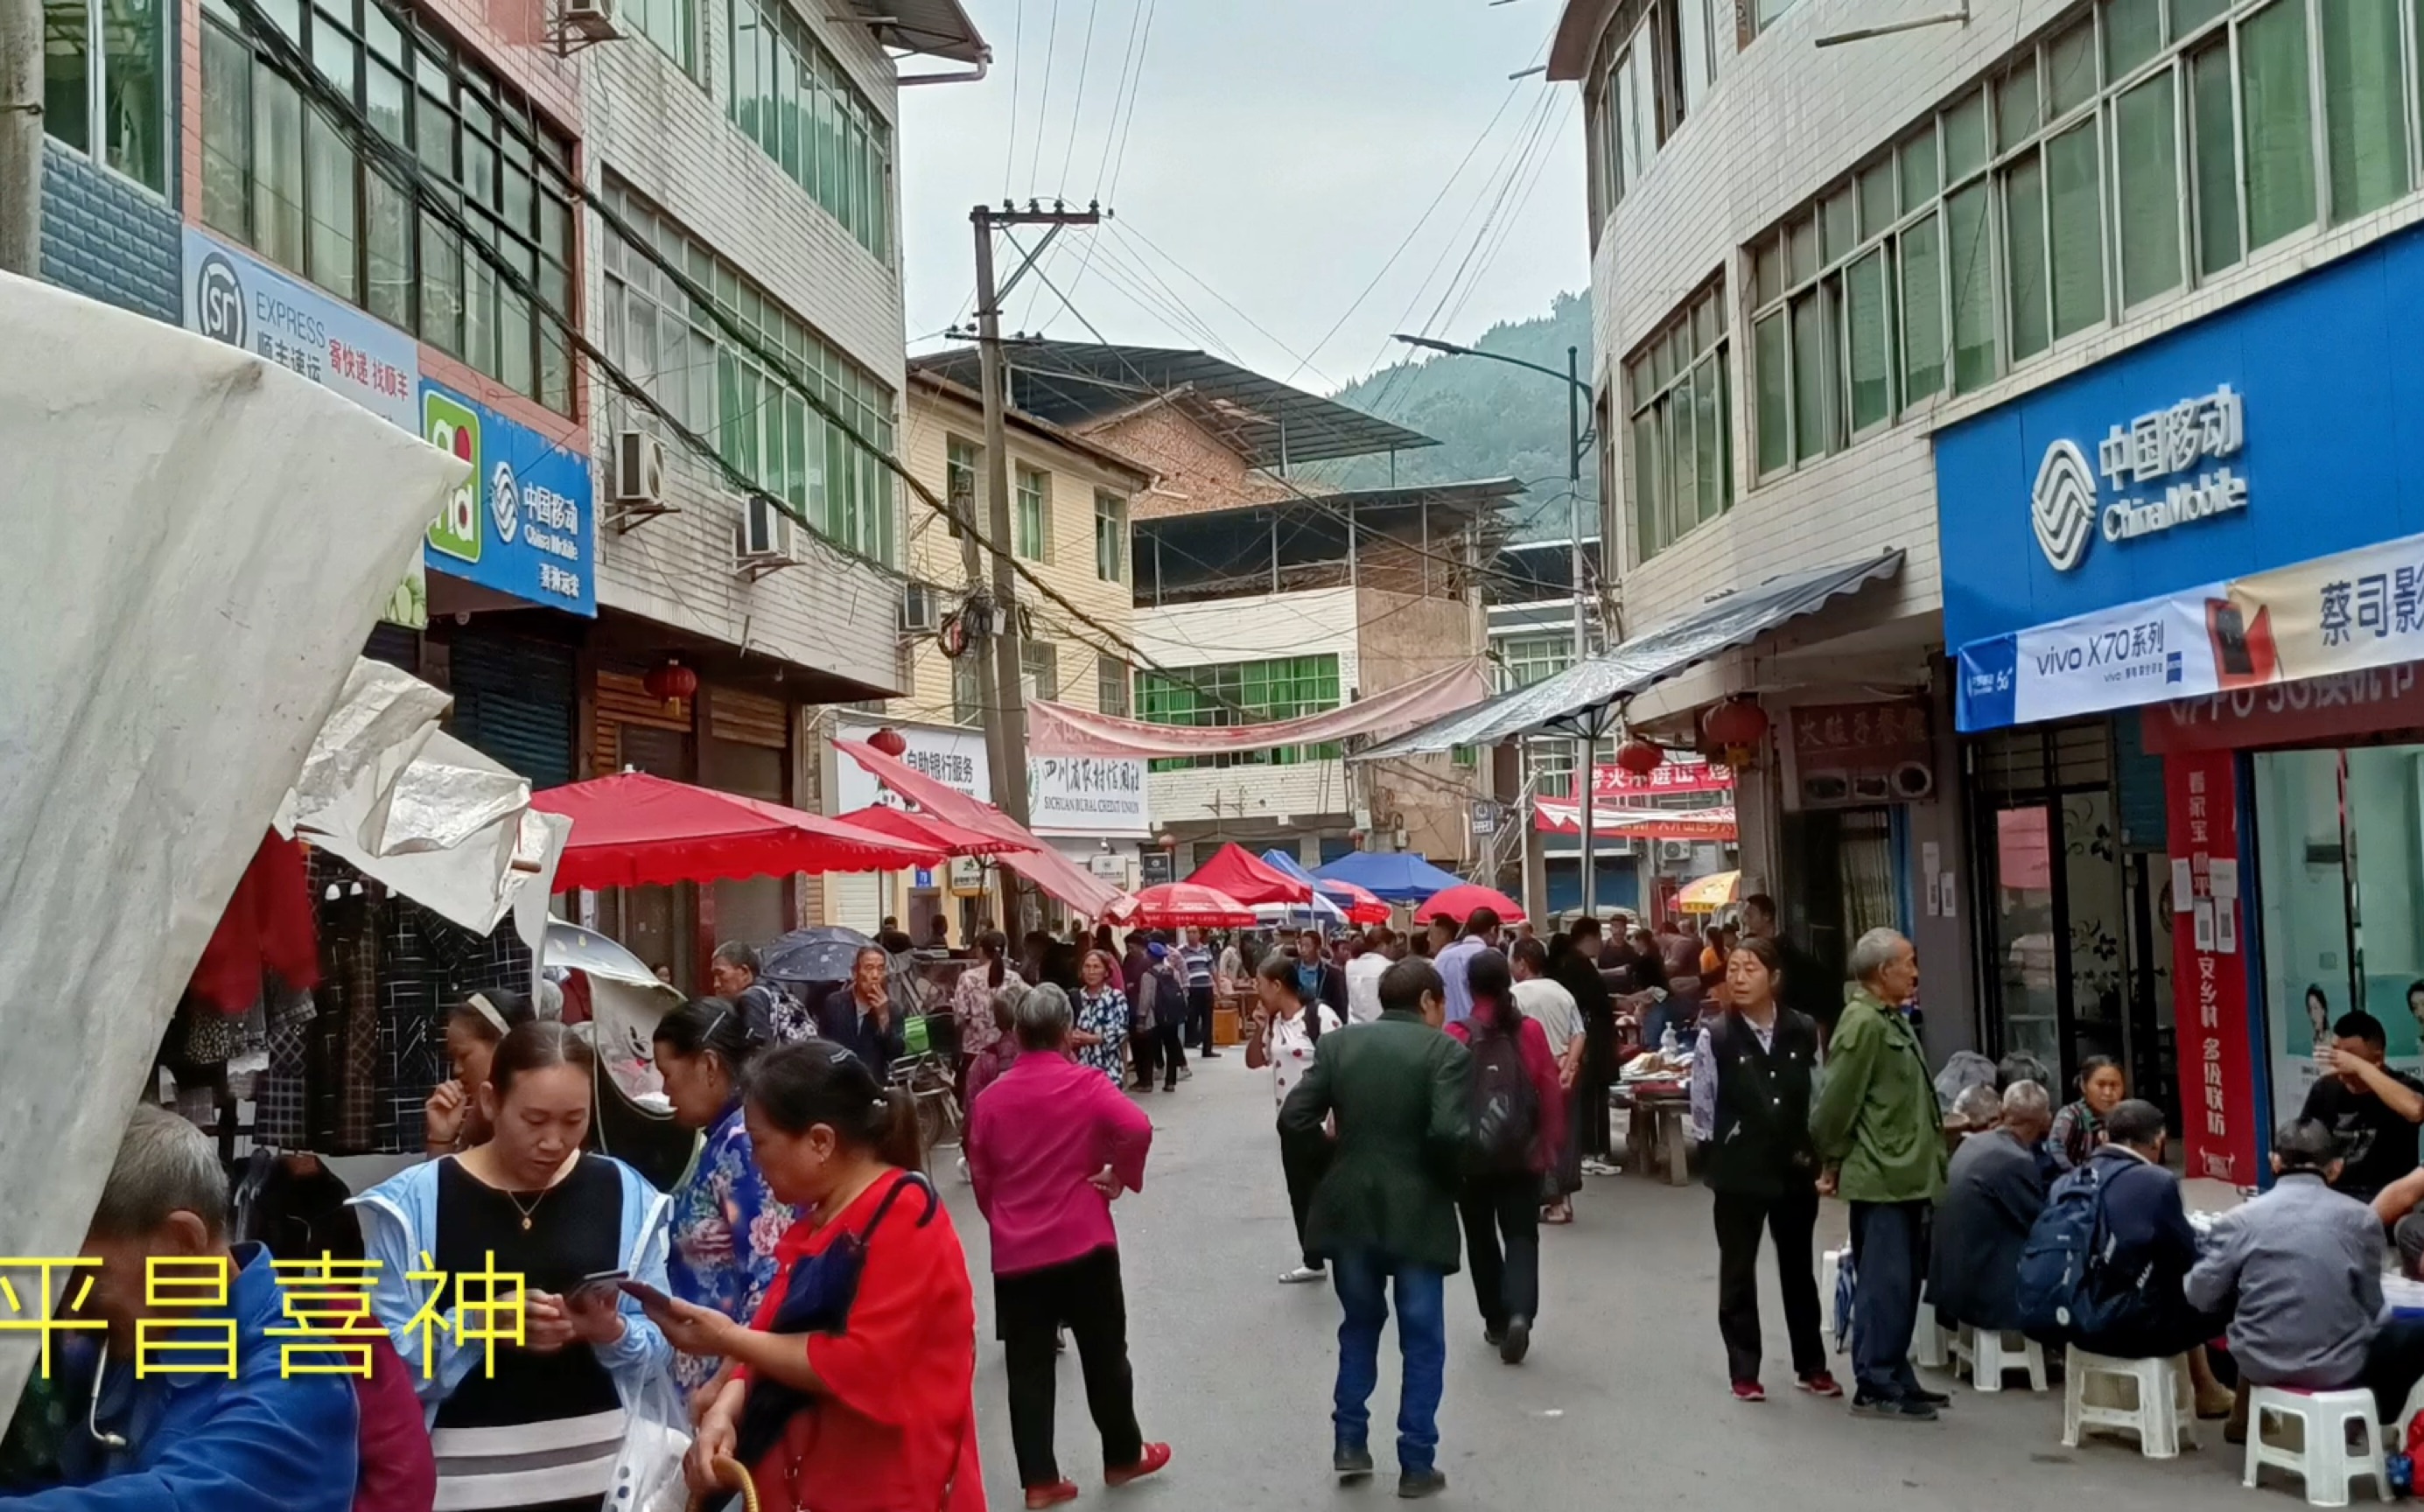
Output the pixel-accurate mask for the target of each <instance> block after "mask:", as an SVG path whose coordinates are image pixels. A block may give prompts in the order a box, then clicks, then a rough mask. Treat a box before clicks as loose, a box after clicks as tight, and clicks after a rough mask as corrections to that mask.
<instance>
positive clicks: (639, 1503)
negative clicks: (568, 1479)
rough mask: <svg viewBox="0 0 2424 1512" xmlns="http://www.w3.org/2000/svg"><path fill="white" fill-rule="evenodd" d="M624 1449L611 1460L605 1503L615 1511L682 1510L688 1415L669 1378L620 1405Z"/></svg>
mask: <svg viewBox="0 0 2424 1512" xmlns="http://www.w3.org/2000/svg"><path fill="white" fill-rule="evenodd" d="M624 1413H625V1416H626V1419H627V1421H626V1423H625V1425H624V1430H623V1449H622V1452H621V1453H620V1454H618V1455H616V1456H614V1479H613V1480H612V1481H610V1482H608V1483H607V1489H606V1500H605V1504H604V1505H605V1506H606V1507H608V1508H611V1509H613V1512H685V1509H686V1508H687V1507H688V1506H689V1505H690V1487H689V1486H688V1484H686V1483H685V1482H684V1481H683V1479H682V1456H685V1455H687V1454H689V1453H690V1413H689V1412H688V1411H687V1410H685V1409H684V1408H683V1406H682V1398H681V1389H680V1388H679V1387H678V1386H676V1385H675V1384H674V1381H673V1377H671V1376H662V1375H661V1376H658V1377H655V1378H654V1379H652V1380H651V1381H650V1382H649V1383H648V1389H647V1390H646V1391H645V1392H643V1393H640V1394H639V1395H638V1396H636V1397H634V1398H633V1399H631V1400H630V1401H629V1402H626V1403H625V1404H624Z"/></svg>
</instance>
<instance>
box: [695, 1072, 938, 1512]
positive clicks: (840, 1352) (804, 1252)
mask: <svg viewBox="0 0 2424 1512" xmlns="http://www.w3.org/2000/svg"><path fill="white" fill-rule="evenodd" d="M742 1106H743V1110H744V1116H745V1117H746V1118H747V1120H748V1123H749V1137H750V1140H751V1142H752V1143H753V1144H754V1145H755V1147H756V1149H757V1152H758V1169H759V1170H761V1171H763V1172H764V1174H765V1177H766V1182H767V1185H768V1186H770V1187H772V1188H773V1194H774V1197H775V1199H776V1200H777V1201H779V1202H788V1203H792V1204H795V1205H797V1206H798V1207H799V1208H800V1210H801V1211H802V1213H804V1214H805V1215H807V1216H805V1217H804V1218H801V1219H800V1221H798V1222H797V1223H794V1224H793V1225H791V1227H790V1229H789V1231H788V1232H787V1233H785V1234H784V1236H783V1239H782V1243H781V1245H780V1247H779V1249H777V1251H776V1254H777V1258H778V1260H779V1261H780V1263H781V1265H782V1272H781V1274H780V1276H779V1277H778V1278H777V1280H776V1281H775V1283H774V1287H773V1291H771V1292H770V1293H769V1294H768V1295H767V1297H766V1301H765V1304H764V1306H762V1307H761V1308H760V1309H759V1310H758V1316H757V1318H756V1319H755V1320H754V1321H753V1322H752V1323H751V1324H750V1325H749V1326H748V1327H747V1328H743V1327H742V1326H741V1325H739V1324H737V1323H735V1322H733V1321H732V1320H731V1319H729V1318H727V1317H726V1316H725V1315H724V1314H723V1313H718V1312H715V1311H714V1310H712V1309H710V1308H700V1307H693V1306H690V1305H688V1304H686V1303H682V1302H678V1301H674V1300H672V1299H670V1298H666V1299H663V1300H657V1299H653V1298H652V1299H651V1300H650V1303H649V1316H650V1317H652V1318H655V1319H656V1320H657V1321H658V1325H659V1327H660V1328H662V1329H663V1330H664V1333H665V1336H666V1338H668V1339H670V1340H671V1341H672V1342H673V1345H674V1347H675V1348H677V1349H679V1350H681V1351H683V1352H684V1353H686V1354H704V1355H721V1356H722V1357H724V1359H725V1361H726V1367H725V1370H724V1372H723V1374H722V1375H720V1376H719V1377H717V1378H716V1379H715V1380H714V1381H711V1382H710V1383H709V1384H708V1386H707V1387H706V1388H704V1389H703V1391H702V1393H701V1395H700V1401H702V1402H703V1403H705V1404H706V1405H705V1406H704V1408H703V1409H701V1414H700V1422H699V1426H698V1436H697V1439H696V1440H695V1441H694V1443H693V1445H692V1450H691V1459H690V1463H689V1470H690V1475H691V1484H692V1486H693V1488H695V1489H699V1490H706V1489H708V1488H710V1487H711V1486H712V1485H713V1484H714V1480H713V1476H712V1473H711V1472H710V1468H709V1466H710V1461H712V1460H713V1459H715V1458H717V1457H719V1456H729V1457H733V1458H737V1459H739V1460H740V1461H741V1462H742V1464H745V1465H748V1466H750V1467H751V1469H752V1471H753V1472H754V1476H755V1479H756V1481H757V1485H758V1501H759V1504H760V1505H761V1506H763V1507H764V1508H765V1512H901V1509H904V1508H915V1509H917V1512H925V1509H927V1508H936V1509H940V1512H983V1508H984V1504H985V1500H984V1476H983V1472H982V1471H981V1468H980V1467H979V1465H978V1463H977V1432H976V1402H975V1397H974V1394H973V1393H974V1385H975V1377H976V1304H975V1299H974V1295H973V1293H972V1292H971V1291H970V1289H969V1285H968V1267H967V1261H966V1259H965V1255H964V1254H963V1253H962V1251H961V1249H960V1240H959V1235H958V1234H957V1233H955V1232H954V1231H953V1230H952V1228H951V1219H950V1216H949V1214H948V1213H946V1212H945V1211H944V1209H943V1204H942V1202H941V1201H940V1200H939V1199H938V1198H937V1197H936V1196H935V1194H934V1189H933V1187H932V1186H929V1185H928V1184H927V1182H926V1178H925V1177H924V1176H922V1175H920V1174H919V1173H918V1171H917V1166H918V1151H917V1118H916V1115H915V1113H914V1111H913V1109H912V1106H911V1104H910V1102H909V1099H908V1097H907V1094H906V1093H904V1092H901V1091H899V1090H891V1091H888V1092H887V1090H885V1088H883V1087H881V1086H879V1085H877V1083H876V1080H875V1078H874V1076H873V1075H872V1074H869V1071H868V1069H867V1067H866V1065H865V1063H864V1062H862V1061H860V1060H859V1058H857V1057H856V1056H854V1055H852V1054H851V1053H850V1052H848V1051H846V1050H844V1049H842V1048H840V1047H839V1046H837V1045H836V1044H834V1043H832V1042H829V1041H823V1040H811V1041H807V1042H801V1043H795V1044H786V1045H780V1046H777V1047H776V1048H774V1049H773V1050H769V1051H767V1052H765V1053H764V1054H762V1055H761V1056H759V1057H758V1059H757V1061H756V1062H755V1063H754V1064H753V1065H752V1066H751V1067H750V1072H749V1079H748V1088H747V1091H746V1094H745V1098H744V1102H743V1105H742Z"/></svg>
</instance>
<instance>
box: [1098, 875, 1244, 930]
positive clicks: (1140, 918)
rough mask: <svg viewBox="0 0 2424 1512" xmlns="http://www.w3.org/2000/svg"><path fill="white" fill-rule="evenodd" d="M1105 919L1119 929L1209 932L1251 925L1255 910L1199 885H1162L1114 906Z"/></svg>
mask: <svg viewBox="0 0 2424 1512" xmlns="http://www.w3.org/2000/svg"><path fill="white" fill-rule="evenodd" d="M1108 917H1109V918H1110V921H1111V922H1112V923H1114V924H1117V925H1118V926H1120V927H1121V928H1122V929H1131V928H1133V929H1140V930H1184V929H1195V928H1198V927H1202V928H1205V929H1209V928H1213V927H1215V926H1220V925H1231V924H1235V925H1246V924H1252V923H1253V922H1254V911H1253V910H1252V909H1251V908H1248V907H1247V906H1246V905H1245V904H1243V903H1241V902H1239V901H1237V899H1234V898H1232V897H1230V896H1229V895H1228V894H1226V893H1224V892H1221V891H1220V889H1218V888H1215V887H1206V886H1204V884H1203V883H1196V882H1165V883H1161V884H1159V885H1158V886H1154V887H1147V888H1145V889H1144V890H1143V891H1142V892H1140V893H1136V894H1134V895H1132V896H1130V897H1126V898H1123V899H1120V900H1119V901H1118V902H1116V903H1113V904H1112V905H1111V907H1110V912H1109V915H1108Z"/></svg>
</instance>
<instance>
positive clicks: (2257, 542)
mask: <svg viewBox="0 0 2424 1512" xmlns="http://www.w3.org/2000/svg"><path fill="white" fill-rule="evenodd" d="M2417 288H2424V232H2415V231H2411V232H2407V233H2404V234H2401V235H2399V236H2395V237H2390V238H2386V239H2384V240H2383V241H2381V242H2378V243H2376V244H2373V245H2372V246H2369V247H2365V248H2363V249H2362V250H2360V251H2358V252H2356V253H2353V254H2352V255H2351V256H2349V257H2346V258H2343V259H2341V260H2340V261H2338V262H2336V263H2333V264H2331V265H2330V266H2328V267H2325V268H2323V269H2321V270H2320V271H2318V272H2315V273H2311V274H2308V275H2305V276H2304V277H2301V278H2299V279H2295V280H2293V281H2291V282H2289V283H2288V284H2285V285H2283V286H2282V287H2280V288H2278V289H2275V290H2272V291H2271V292H2269V293H2267V294H2262V295H2260V296H2258V297H2257V298H2254V299H2251V300H2249V301H2247V302H2246V303H2244V304H2241V305H2239V306H2236V307H2234V308H2232V309H2229V310H2224V311H2222V312H2221V313H2219V314H2216V315H2213V316H2210V317H2209V318H2207V319H2204V320H2201V321H2198V322H2197V323H2195V324H2193V325H2191V326H2184V327H2182V328H2181V329H2179V330H2177V331H2174V332H2172V333H2170V334H2168V335H2166V336H2163V337H2161V338H2160V339H2158V340H2156V341H2153V342H2147V343H2145V345H2143V346H2139V347H2136V348H2133V349H2132V350H2130V351H2128V352H2126V353H2124V354H2122V355H2121V356H2119V357H2116V358H2112V359H2111V360H2109V361H2106V362H2102V363H2098V364H2097V365H2096V366H2095V367H2092V368H2089V369H2087V370H2085V371H2084V372H2081V373H2080V374H2075V375H2074V376H2071V377H2068V378H2065V379H2063V380H2061V381H2060V382H2057V383H2053V384H2049V385H2048V386H2046V387H2045V388H2043V389H2040V390H2036V391H2034V392H2033V393H2030V394H2028V395H2027V396H2025V397H2023V398H2021V399H2017V400H2015V401H2014V402H2012V403H2011V404H2008V405H2004V406H2001V407H1999V408H1996V409H1994V410H1991V411H1988V412H1987V413H1985V414H1983V415H1980V416H1978V417H1976V418H1975V419H1972V420H1969V421H1965V422H1961V423H1959V424H1956V425H1953V426H1950V427H1948V428H1947V429H1946V430H1944V431H1943V432H1942V433H1940V434H1939V435H1938V437H1937V441H1936V470H1937V513H1938V527H1939V538H1940V542H1941V551H1942V573H1943V584H1944V628H1945V639H1946V642H1947V643H1948V645H1951V646H1953V647H1954V648H1955V649H1956V651H1957V653H1958V655H1959V659H1960V661H1961V671H1960V677H1961V682H1960V695H1961V696H1960V703H1961V724H1962V726H1963V727H1964V728H1965V729H1985V728H1992V727H1994V726H1996V725H1999V724H2011V723H2014V722H2016V721H2019V722H2025V721H2028V720H2031V719H2044V718H2055V717H2061V716H2064V715H2067V714H2074V713H2084V712H2091V711H2094V710H2096V709H2098V708H2123V707H2129V706H2132V705H2137V704H2144V703H2148V702H2153V701H2157V700H2159V699H2161V698H2170V697H2180V696H2188V695H2194V694H2203V693H2210V692H2215V691H2216V689H2217V687H2219V686H2227V685H2229V684H2230V683H2231V681H2232V679H2233V677H2234V676H2235V675H2238V673H2239V663H2240V662H2241V661H2244V659H2245V654H2246V646H2245V643H2246V640H2247V637H2248V636H2249V635H2250V633H2252V632H2253V631H2255V630H2256V629H2258V628H2257V627H2254V626H2252V625H2250V624H2247V623H2244V622H2243V619H2242V613H2241V610H2242V608H2243V607H2244V605H2245V601H2246V596H2245V595H2244V594H2243V593H2235V592H2234V590H2233V589H2232V588H2231V587H2229V586H2228V585H2230V584H2232V583H2233V582H2234V581H2235V580H2243V579H2245V578H2247V577H2248V576H2250V575H2252V574H2257V573H2262V572H2265V571H2267V570H2269V569H2273V568H2279V567H2283V566H2287V565H2292V564H2298V563H2304V562H2309V561H2312V560H2314V559H2316V558H2320V557H2325V556H2330V555H2333V554H2335V553H2338V552H2345V551H2350V550H2353V549H2358V548H2363V547H2368V546H2373V545H2377V544H2379V543H2382V542H2385V541H2390V540H2394V539H2396V538H2399V537H2402V536H2409V535H2415V534H2417V533H2424V478H2419V473H2418V470H2417V469H2416V467H2415V466H2414V465H2413V463H2414V459H2416V458H2417V457H2419V456H2424V302H2419V301H2418V300H2416V298H2415V297H2414V291H2415V290H2416V289H2417ZM2259 651H2260V647H2259Z"/></svg>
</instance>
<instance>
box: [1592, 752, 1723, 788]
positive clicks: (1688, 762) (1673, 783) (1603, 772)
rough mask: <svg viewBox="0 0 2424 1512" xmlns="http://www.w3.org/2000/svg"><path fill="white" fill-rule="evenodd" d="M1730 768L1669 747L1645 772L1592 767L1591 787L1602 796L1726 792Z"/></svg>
mask: <svg viewBox="0 0 2424 1512" xmlns="http://www.w3.org/2000/svg"><path fill="white" fill-rule="evenodd" d="M1733 790H1734V770H1733V768H1731V767H1729V766H1726V765H1725V764H1723V763H1722V762H1716V761H1711V760H1710V759H1708V758H1707V757H1706V756H1700V755H1699V754H1698V753H1697V752H1692V751H1669V752H1668V753H1666V760H1665V761H1663V762H1661V763H1660V764H1659V765H1658V766H1657V767H1656V768H1655V769H1653V770H1652V771H1651V772H1649V773H1648V774H1647V775H1643V776H1635V774H1634V773H1632V772H1627V771H1625V770H1624V769H1623V768H1622V767H1593V768H1592V769H1591V791H1593V792H1595V793H1597V794H1598V795H1599V796H1600V797H1602V798H1615V797H1618V796H1619V795H1622V796H1626V797H1631V796H1635V795H1637V794H1641V793H1730V792H1731V791H1733Z"/></svg>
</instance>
